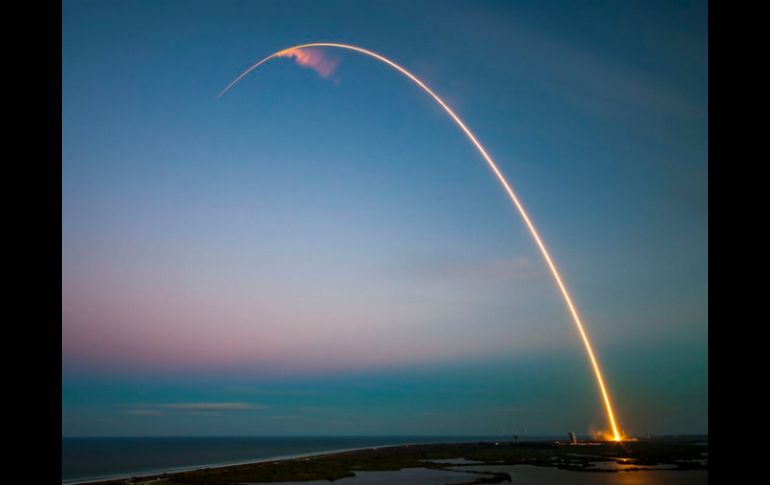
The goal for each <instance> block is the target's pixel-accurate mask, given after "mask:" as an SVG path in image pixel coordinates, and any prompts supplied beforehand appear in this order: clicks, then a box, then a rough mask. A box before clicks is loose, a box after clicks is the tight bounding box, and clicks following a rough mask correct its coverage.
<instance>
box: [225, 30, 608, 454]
mask: <svg viewBox="0 0 770 485" xmlns="http://www.w3.org/2000/svg"><path fill="white" fill-rule="evenodd" d="M313 47H333V48H337V49H346V50H351V51H355V52H358V53H360V54H364V55H367V56H369V57H373V58H374V59H377V60H378V61H380V62H383V63H385V64H387V65H388V66H390V67H392V68H393V69H395V70H396V71H398V72H400V73H401V74H403V75H404V76H406V77H407V78H409V80H411V81H412V82H413V83H415V84H416V85H417V86H419V87H420V88H421V89H422V90H423V91H425V92H426V93H427V94H429V95H430V96H431V97H432V98H433V99H434V100H435V101H436V102H437V103H438V104H439V105H440V106H441V107H442V108H443V109H444V111H446V112H447V114H448V115H449V116H450V117H451V118H452V120H453V121H454V122H455V124H456V125H457V126H458V127H459V128H460V129H461V130H462V131H463V133H465V136H466V137H468V140H470V142H471V143H473V145H474V146H475V147H476V149H477V150H478V152H479V153H480V154H481V156H482V158H484V160H485V161H486V162H487V165H489V168H490V169H491V170H492V172H493V173H494V174H495V177H497V180H498V181H499V182H500V185H502V187H503V189H504V190H505V192H506V193H507V194H508V196H509V197H510V199H511V202H513V205H514V206H515V207H516V209H517V210H518V212H519V214H520V215H521V218H522V219H523V220H524V223H525V224H526V226H527V229H529V232H530V234H531V235H532V238H533V239H534V240H535V244H537V247H538V248H539V249H540V253H541V254H542V255H543V259H545V262H546V264H547V265H548V268H549V269H550V270H551V275H552V276H553V279H554V281H555V282H556V286H557V287H558V288H559V291H560V292H561V295H562V297H563V298H564V303H565V304H566V306H567V309H568V310H569V313H570V315H571V316H572V320H573V322H574V323H575V326H576V327H577V329H578V333H579V334H580V337H581V339H582V340H583V344H584V345H585V349H586V353H587V354H588V359H589V360H590V362H591V366H592V367H593V370H594V375H595V377H596V383H597V384H598V386H599V391H600V393H601V397H602V400H603V402H604V407H605V410H606V412H607V420H608V421H609V424H610V427H611V428H612V439H613V440H614V441H621V440H622V439H623V438H622V436H621V434H620V432H619V431H618V426H617V423H616V421H615V414H614V413H613V411H612V403H611V402H610V395H609V392H608V391H607V387H606V386H605V384H604V378H603V377H602V372H601V369H600V368H599V362H598V361H597V359H596V356H595V355H594V351H593V349H592V348H591V342H590V341H589V340H588V334H587V333H586V331H585V329H584V328H583V323H582V321H581V320H580V315H578V312H577V308H576V307H575V305H574V303H572V298H571V297H570V295H569V292H568V291H567V287H566V286H565V285H564V282H563V281H562V279H561V275H559V271H558V270H557V269H556V265H555V264H554V262H553V260H552V259H551V255H550V254H549V253H548V249H546V247H545V244H543V241H542V240H541V239H540V234H539V233H538V232H537V230H536V229H535V226H534V224H532V221H531V220H530V218H529V215H527V211H525V210H524V206H523V205H521V202H519V198H518V197H516V194H515V193H514V192H513V189H512V188H511V185H510V184H509V183H508V181H507V180H506V179H505V177H504V176H503V174H502V172H500V169H499V168H497V164H495V162H494V160H492V157H490V156H489V154H488V153H487V151H486V150H485V149H484V147H483V146H482V145H481V143H480V142H479V141H478V140H477V139H476V136H475V135H474V134H473V133H472V132H471V130H470V129H469V128H468V127H467V126H465V123H464V122H463V121H462V120H461V119H460V117H459V116H457V115H456V114H455V112H454V111H452V108H450V107H449V106H448V105H447V104H446V103H445V102H444V101H443V100H442V99H441V98H440V97H439V96H438V95H437V94H436V93H434V92H433V91H432V90H431V89H430V88H429V87H428V86H426V85H425V84H424V83H423V82H422V81H420V80H419V79H417V77H415V76H414V75H413V74H412V73H410V72H409V71H407V70H406V69H404V68H403V67H401V66H399V65H398V64H396V63H395V62H393V61H391V60H390V59H387V58H386V57H383V56H381V55H379V54H377V53H375V52H372V51H369V50H366V49H362V48H361V47H356V46H353V45H347V44H335V43H328V42H316V43H312V44H302V45H297V46H294V47H290V48H288V49H284V50H282V51H278V52H275V53H273V54H270V55H269V56H267V57H265V58H264V59H262V60H261V61H259V62H257V63H256V64H254V65H252V66H251V67H249V68H248V69H246V70H245V71H243V73H241V74H240V75H239V76H238V77H236V78H235V79H233V81H231V82H230V84H228V85H227V86H226V87H225V88H224V89H223V90H222V91H221V92H220V93H219V94H218V95H217V98H221V97H222V96H223V95H224V94H225V93H226V92H227V91H229V90H230V88H232V87H233V86H234V85H235V84H237V83H238V81H240V80H241V79H243V78H244V77H245V76H246V75H247V74H249V73H250V72H251V71H253V70H254V69H256V68H258V67H259V66H261V65H262V64H264V63H265V62H267V61H269V60H270V59H273V58H275V57H293V58H294V59H295V60H296V61H297V62H298V63H299V64H300V65H307V66H311V67H313V66H317V65H321V64H323V63H321V62H319V61H318V60H317V58H316V60H311V59H312V56H307V55H305V54H301V52H303V51H304V50H307V49H308V48H313ZM334 65H335V67H336V63H335V64H334ZM313 68H314V69H316V71H317V72H318V73H319V74H321V75H322V76H324V74H323V72H322V71H321V70H319V69H317V68H316V67H313ZM332 71H333V68H332ZM324 77H326V76H324Z"/></svg>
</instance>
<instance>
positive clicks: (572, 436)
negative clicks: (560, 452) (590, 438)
mask: <svg viewBox="0 0 770 485" xmlns="http://www.w3.org/2000/svg"><path fill="white" fill-rule="evenodd" d="M569 441H570V443H572V444H573V445H576V444H577V437H576V436H575V432H574V431H570V432H569Z"/></svg>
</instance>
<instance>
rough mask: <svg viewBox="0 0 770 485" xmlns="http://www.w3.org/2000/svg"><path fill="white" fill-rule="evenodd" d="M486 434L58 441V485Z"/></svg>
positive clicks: (459, 439)
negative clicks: (60, 468) (60, 478)
mask: <svg viewBox="0 0 770 485" xmlns="http://www.w3.org/2000/svg"><path fill="white" fill-rule="evenodd" d="M496 439H501V438H500V437H490V436H463V437H457V436H451V437H447V436H386V437H383V436H379V437H361V436H356V437H347V436H346V437H222V438H62V483H67V484H70V483H77V482H80V481H87V480H96V479H105V478H119V477H127V476H132V475H143V474H151V473H160V472H164V471H176V470H181V469H189V468H200V467H203V466H207V465H225V464H234V463H242V462H250V461H258V460H268V459H274V458H283V457H290V456H297V455H306V454H313V453H321V452H328V451H336V450H348V449H355V448H368V447H373V446H386V445H399V444H409V443H457V442H473V441H493V440H496Z"/></svg>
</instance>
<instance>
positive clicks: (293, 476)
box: [94, 437, 708, 485]
mask: <svg viewBox="0 0 770 485" xmlns="http://www.w3.org/2000/svg"><path fill="white" fill-rule="evenodd" d="M453 458H455V459H456V458H465V459H466V460H471V461H475V462H483V463H481V464H482V465H483V464H487V465H493V464H494V465H517V464H527V465H536V466H547V467H558V468H561V469H565V470H573V471H579V472H586V473H589V472H590V473H618V472H619V471H618V470H606V469H592V467H593V466H594V463H596V462H608V461H609V462H615V463H617V464H619V465H622V468H623V471H622V472H621V473H627V472H633V471H637V470H644V469H645V468H646V467H651V466H657V465H668V466H669V467H671V468H672V472H675V470H704V469H708V464H706V463H707V462H708V438H703V437H668V438H657V439H646V440H640V441H627V442H622V443H612V442H593V443H589V442H581V443H578V444H569V443H566V442H553V441H548V442H545V441H543V442H523V443H512V442H505V441H500V442H478V443H456V444H426V445H403V446H392V447H382V448H369V449H364V450H358V451H349V452H341V453H333V454H326V455H319V456H314V457H306V458H294V459H288V460H278V461H266V462H260V463H252V464H245V465H233V466H224V467H212V468H203V469H200V470H194V471H187V472H178V473H168V474H165V473H164V474H161V475H157V474H156V475H150V476H143V477H133V478H131V479H122V480H110V481H103V482H94V483H98V484H99V485H118V484H126V483H141V482H149V481H152V483H163V484H164V485H183V484H184V485H235V484H243V483H254V482H289V481H306V480H339V479H341V478H345V477H352V476H354V474H355V472H356V471H388V470H391V471H396V470H400V469H403V468H432V469H451V468H454V469H457V467H461V466H463V465H458V464H450V463H434V462H431V461H430V460H446V459H453ZM704 461H705V462H706V463H703V462H704ZM477 465H478V464H477ZM158 479H160V481H158ZM500 482H510V476H509V475H508V474H507V473H486V474H484V475H481V474H479V477H478V479H476V480H474V481H470V482H467V483H469V484H470V483H474V484H480V483H500Z"/></svg>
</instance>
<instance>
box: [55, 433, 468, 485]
mask: <svg viewBox="0 0 770 485" xmlns="http://www.w3.org/2000/svg"><path fill="white" fill-rule="evenodd" d="M477 441H478V439H473V440H467V441H462V440H458V441H445V442H439V441H414V442H413V441H406V442H402V443H394V444H387V445H375V446H359V447H353V448H337V449H332V450H325V451H311V452H307V453H294V454H290V455H276V456H271V457H266V458H256V459H248V460H238V461H231V462H217V463H210V464H200V465H189V466H181V467H173V468H158V469H152V470H143V471H136V472H129V473H116V474H112V475H102V476H95V477H84V478H70V479H63V480H62V481H61V485H85V484H92V483H103V482H111V481H115V480H128V479H130V478H132V477H144V476H150V475H163V474H174V473H183V472H189V471H197V470H206V469H216V468H226V467H235V466H241V465H256V464H261V463H272V462H279V461H282V462H283V461H290V460H296V459H301V458H315V457H323V456H328V455H334V454H338V453H350V452H355V451H363V450H379V449H384V448H394V447H400V446H413V445H414V446H418V445H436V444H463V443H474V442H477Z"/></svg>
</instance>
